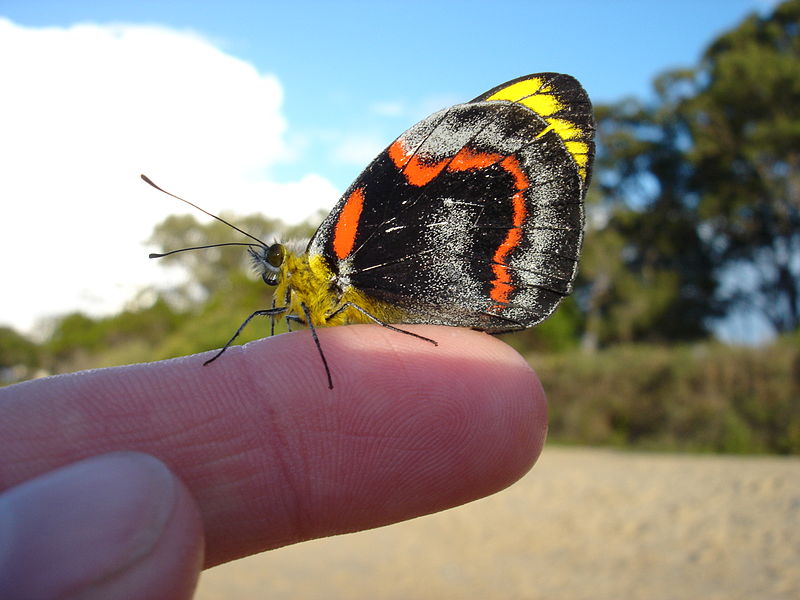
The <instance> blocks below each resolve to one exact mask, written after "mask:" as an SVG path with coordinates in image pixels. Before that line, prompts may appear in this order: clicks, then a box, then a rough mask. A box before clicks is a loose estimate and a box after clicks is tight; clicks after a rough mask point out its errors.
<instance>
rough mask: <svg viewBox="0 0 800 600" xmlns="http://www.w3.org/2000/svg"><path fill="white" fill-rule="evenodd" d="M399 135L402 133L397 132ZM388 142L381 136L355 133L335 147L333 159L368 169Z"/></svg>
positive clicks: (344, 138)
mask: <svg viewBox="0 0 800 600" xmlns="http://www.w3.org/2000/svg"><path fill="white" fill-rule="evenodd" d="M397 133H398V135H399V134H400V133H402V132H399V131H398V132H397ZM386 145H387V141H386V139H384V138H382V137H381V136H379V135H375V134H369V133H354V134H350V135H347V136H344V137H343V138H342V139H341V140H339V141H338V142H337V143H336V144H335V145H334V147H333V150H332V153H331V155H332V157H333V160H335V161H336V162H339V163H342V164H347V165H356V166H360V167H366V166H367V165H368V164H369V163H370V162H371V161H372V159H373V158H375V157H376V156H377V155H378V154H379V153H380V152H381V151H382V150H383V149H384V148H386Z"/></svg>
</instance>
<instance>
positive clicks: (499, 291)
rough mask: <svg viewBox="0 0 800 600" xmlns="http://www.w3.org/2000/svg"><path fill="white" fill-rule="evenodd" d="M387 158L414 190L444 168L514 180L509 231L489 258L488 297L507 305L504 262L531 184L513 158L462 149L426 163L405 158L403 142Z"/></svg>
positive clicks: (516, 239) (517, 235)
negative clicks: (492, 172)
mask: <svg viewBox="0 0 800 600" xmlns="http://www.w3.org/2000/svg"><path fill="white" fill-rule="evenodd" d="M389 158H391V159H392V162H393V163H394V164H395V166H396V167H397V168H398V169H401V170H402V171H403V174H404V175H405V178H406V180H407V181H408V183H410V184H411V185H415V186H423V185H425V184H427V183H429V182H430V181H431V180H432V179H433V178H434V177H436V176H437V175H438V174H439V173H441V172H442V170H443V169H444V168H445V167H447V170H448V171H469V170H479V169H485V168H487V167H490V166H492V165H494V164H499V165H500V166H501V167H502V168H503V169H505V170H506V171H507V172H508V173H509V174H510V175H511V176H512V177H513V178H514V187H515V188H516V192H515V193H514V195H513V196H512V198H511V203H512V204H511V209H512V215H511V227H510V228H509V229H508V231H507V232H506V237H505V239H504V240H503V242H502V243H501V244H500V245H499V246H498V247H497V250H495V253H494V256H493V257H492V272H493V273H494V279H493V280H492V282H491V283H492V289H491V290H490V291H489V297H490V298H491V299H492V300H494V301H495V302H496V303H497V304H498V305H499V304H507V303H508V300H509V297H510V295H511V293H512V292H513V291H514V285H513V284H512V282H511V273H510V272H509V270H508V265H507V264H506V259H507V258H508V255H509V254H510V253H511V252H512V251H513V250H514V249H515V248H516V247H517V246H519V244H520V242H521V241H522V225H523V223H524V222H525V219H526V218H527V216H528V208H527V206H526V205H525V195H524V192H525V190H526V189H527V188H528V185H529V184H530V182H529V180H528V177H527V176H526V175H525V172H524V171H523V170H522V167H521V165H520V164H519V161H518V160H517V159H516V157H514V156H505V157H504V156H503V155H502V154H496V153H493V152H476V151H475V150H472V149H471V148H468V147H467V146H464V147H463V148H461V150H459V151H458V153H457V154H456V155H455V156H454V157H452V158H450V159H443V160H439V161H432V162H428V163H425V162H423V161H422V160H421V159H420V158H419V156H418V155H416V154H412V155H409V154H406V150H405V148H404V146H403V142H402V141H401V140H397V141H396V142H394V143H393V144H392V145H391V146H389ZM348 203H349V199H348ZM345 208H346V207H345ZM337 235H338V226H337Z"/></svg>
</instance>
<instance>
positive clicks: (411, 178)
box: [389, 140, 447, 187]
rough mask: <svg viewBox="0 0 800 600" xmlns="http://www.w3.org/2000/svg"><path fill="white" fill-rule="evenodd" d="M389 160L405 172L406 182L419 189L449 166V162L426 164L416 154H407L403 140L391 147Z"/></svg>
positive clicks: (441, 161)
mask: <svg viewBox="0 0 800 600" xmlns="http://www.w3.org/2000/svg"><path fill="white" fill-rule="evenodd" d="M389 158H391V159H392V162H393V163H394V164H395V166H396V167H397V168H398V169H400V170H401V171H402V172H403V175H405V178H406V181H408V183H410V184H411V185H415V186H417V187H421V186H423V185H425V184H426V183H428V182H430V181H431V180H432V179H433V178H434V177H436V176H437V175H438V174H439V173H441V172H442V169H444V168H445V166H447V161H444V160H440V161H438V162H431V163H427V164H426V163H425V162H423V161H422V160H421V159H420V158H419V156H417V155H416V154H411V155H409V154H406V149H405V147H403V142H402V141H401V140H397V141H396V142H394V143H393V144H392V145H391V146H389Z"/></svg>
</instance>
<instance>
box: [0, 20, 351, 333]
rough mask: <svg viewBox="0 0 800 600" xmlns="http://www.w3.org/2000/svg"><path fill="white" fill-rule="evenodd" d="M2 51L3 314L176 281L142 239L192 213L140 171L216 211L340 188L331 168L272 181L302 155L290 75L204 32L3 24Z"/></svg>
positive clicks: (317, 203) (100, 300)
mask: <svg viewBox="0 0 800 600" xmlns="http://www.w3.org/2000/svg"><path fill="white" fill-rule="evenodd" d="M0 56H3V57H5V58H4V59H3V60H0V81H2V87H3V92H2V94H0V169H1V170H2V176H0V202H2V211H3V216H2V226H1V227H0V253H1V254H2V257H3V258H2V264H3V281H4V285H3V288H4V292H3V294H2V295H1V296H0V298H2V299H1V300H0V322H3V323H8V324H11V325H13V326H15V327H18V328H21V329H23V330H24V329H27V328H29V327H30V326H31V325H32V323H33V322H34V320H35V319H37V318H39V317H41V316H43V315H47V314H54V313H62V312H66V311H69V310H75V309H82V310H87V311H89V312H92V313H95V314H97V313H103V312H108V311H113V310H117V309H119V307H120V306H121V305H122V303H123V302H124V301H125V300H126V299H129V298H131V297H132V296H133V295H134V294H135V292H136V291H137V290H139V289H140V288H141V287H143V286H146V285H148V284H152V283H157V280H158V279H159V278H161V279H163V277H164V276H165V275H168V276H169V277H172V278H174V277H175V274H174V272H173V273H172V274H168V273H167V272H166V271H165V269H164V268H163V267H161V266H158V265H156V264H155V263H153V262H152V261H148V260H147V258H146V251H145V248H144V247H143V245H142V244H143V240H145V239H147V238H148V237H149V235H150V233H151V231H152V229H153V226H154V225H155V224H156V223H158V222H159V221H160V220H162V219H163V218H164V217H166V216H167V215H168V214H170V213H175V212H186V210H187V209H186V208H185V207H183V206H181V205H179V204H178V203H177V201H175V200H173V199H171V198H169V197H168V196H163V195H159V194H158V193H157V192H155V190H152V189H151V188H149V187H148V186H146V185H145V184H144V183H143V182H142V181H140V180H139V173H146V174H148V175H149V176H150V177H152V178H153V180H155V181H156V182H157V183H159V184H160V185H162V186H163V187H165V188H166V189H169V190H170V191H173V192H175V193H177V194H179V195H182V196H184V197H186V198H188V199H190V200H192V201H193V202H195V203H197V204H200V205H201V206H203V207H204V208H206V209H207V210H210V211H212V212H220V211H223V210H228V211H232V212H235V213H238V214H245V213H250V212H256V211H260V212H264V213H265V214H267V215H268V216H271V217H280V218H283V219H285V220H289V221H294V222H296V221H300V220H302V219H303V218H304V216H306V215H307V214H311V213H313V212H315V211H316V210H317V209H318V208H321V207H330V206H331V205H332V204H333V203H334V202H335V200H336V198H337V195H338V194H337V191H336V190H335V189H334V187H333V185H332V184H330V183H329V182H327V181H326V180H325V179H323V178H322V177H320V176H317V175H313V174H309V175H307V176H305V177H303V178H301V179H300V180H299V181H296V182H292V183H288V184H278V183H274V182H272V181H270V180H269V179H268V177H267V175H266V173H267V170H268V167H270V165H272V164H273V163H275V162H276V161H278V160H279V159H281V158H282V157H285V156H286V154H287V153H289V149H288V148H287V145H286V143H285V141H284V136H285V135H286V130H287V123H286V121H285V119H284V117H283V115H282V114H281V102H282V97H283V92H282V89H281V86H280V83H279V82H278V81H277V79H276V78H275V77H273V76H271V75H267V74H263V73H259V72H258V71H257V70H256V69H255V68H254V67H253V66H252V65H250V64H248V63H246V62H244V61H242V60H240V59H237V58H235V57H233V56H230V55H227V54H225V53H224V52H222V51H221V50H219V49H218V48H216V47H214V46H213V45H211V44H210V43H209V42H208V41H206V40H204V39H202V38H201V37H200V36H198V35H195V34H192V33H187V32H176V31H173V30H169V29H165V28H161V27H153V26H129V25H115V26H96V25H76V26H73V27H69V28H42V29H32V28H26V27H21V26H18V25H15V24H13V23H11V22H9V21H7V20H4V19H0ZM304 211H305V214H303V213H304Z"/></svg>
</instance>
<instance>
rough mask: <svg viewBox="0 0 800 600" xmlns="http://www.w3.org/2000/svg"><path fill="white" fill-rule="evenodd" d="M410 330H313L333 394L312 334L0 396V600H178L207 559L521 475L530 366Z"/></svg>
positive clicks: (474, 491)
mask: <svg viewBox="0 0 800 600" xmlns="http://www.w3.org/2000/svg"><path fill="white" fill-rule="evenodd" d="M408 329H409V330H413V331H414V332H415V333H418V334H420V335H423V336H426V337H430V338H432V339H435V340H436V341H437V342H438V343H439V345H438V346H437V347H433V346H431V345H430V344H427V343H425V342H422V341H420V340H418V339H415V338H413V337H411V336H405V335H401V334H398V333H397V332H392V331H388V330H386V329H383V328H381V327H378V326H375V325H355V326H347V327H335V328H329V329H323V330H320V331H319V336H320V341H321V343H322V346H323V348H324V350H325V354H326V357H327V359H328V362H329V364H330V366H331V372H332V376H333V383H334V389H333V390H329V389H328V387H327V380H326V378H325V372H324V369H323V368H322V365H321V363H320V359H319V355H318V354H317V352H316V349H315V347H314V345H313V342H312V340H311V337H310V334H309V332H308V331H301V332H295V333H291V334H285V335H280V336H275V337H273V338H269V339H265V340H259V341H258V342H253V343H250V344H247V345H246V346H242V347H233V348H231V349H229V350H228V351H227V352H226V353H225V354H224V355H223V356H222V357H221V358H220V359H219V360H217V361H215V362H213V363H211V364H210V365H208V366H206V367H203V366H202V362H203V360H204V359H206V358H208V356H210V355H204V356H189V357H183V358H178V359H173V360H168V361H162V362H157V363H148V364H139V365H131V366H126V367H114V368H109V369H101V370H95V371H86V372H81V373H75V374H68V375H61V376H56V377H50V378H46V379H41V380H36V381H31V382H26V383H23V384H18V385H15V386H9V387H6V388H3V389H0V490H5V492H4V493H2V495H0V596H3V597H4V598H5V597H8V598H13V597H25V596H24V594H25V593H28V592H29V591H30V590H44V591H46V592H48V593H60V594H62V595H66V596H67V597H71V596H72V595H80V596H81V597H98V598H99V597H106V598H128V597H130V598H137V597H145V596H146V597H151V598H158V597H164V598H180V597H190V596H191V594H192V591H193V589H194V585H195V582H196V578H197V573H198V571H199V569H200V568H201V567H202V568H208V567H211V566H214V565H217V564H220V563H224V562H226V561H230V560H234V559H236V558H240V557H243V556H247V555H250V554H254V553H257V552H261V551H264V550H269V549H273V548H278V547H280V546H285V545H288V544H293V543H297V542H300V541H303V540H308V539H313V538H318V537H323V536H328V535H333V534H337V533H345V532H351V531H357V530H362V529H369V528H373V527H379V526H381V525H386V524H389V523H394V522H397V521H402V520H404V519H409V518H413V517H416V516H419V515H423V514H427V513H432V512H436V511H439V510H443V509H445V508H449V507H452V506H456V505H458V504H462V503H464V502H469V501H471V500H474V499H477V498H480V497H483V496H486V495H489V494H492V493H494V492H496V491H498V490H501V489H503V488H504V487H506V486H508V485H510V484H511V483H512V482H514V481H515V480H517V479H518V478H520V477H521V476H522V475H524V474H525V473H526V472H527V471H528V470H529V469H530V467H531V466H532V465H533V463H534V462H535V461H536V458H537V457H538V455H539V453H540V451H541V448H542V445H543V443H544V438H545V434H546V428H547V414H546V412H547V411H546V403H545V399H544V393H543V391H542V389H541V386H540V384H539V382H538V380H537V378H536V376H535V374H534V373H533V371H532V369H531V368H530V367H529V366H528V364H527V363H526V362H525V361H524V360H523V359H522V357H520V356H519V355H518V354H517V353H516V352H515V351H514V350H513V349H511V348H510V347H509V346H507V345H506V344H504V343H503V342H502V341H500V340H498V339H496V338H493V337H491V336H489V335H486V334H484V333H480V332H474V331H468V330H463V329H456V328H450V327H432V326H415V327H408ZM109 523H112V524H116V525H117V526H116V527H109ZM142 523H143V525H142ZM110 529H113V531H111V532H110V533H109V531H110ZM43 530H46V531H43ZM142 532H145V533H146V534H147V535H145V533H142ZM98 536H100V537H101V538H102V537H103V536H106V537H105V538H103V539H99V538H98ZM131 548H133V550H131ZM93 553H94V554H93ZM84 555H85V560H75V559H76V557H77V558H81V557H84ZM95 555H99V556H95ZM23 558H24V561H23ZM69 559H73V560H72V562H74V563H75V564H76V565H78V566H75V567H72V566H70V564H72V563H70V561H69ZM65 560H66V563H65V562H64V561H65ZM37 561H41V564H38V563H37ZM67 563H69V564H67ZM63 565H66V566H63ZM87 565H89V566H87ZM93 565H96V572H95V571H93V570H92V569H93V568H94V566H93ZM70 569H73V570H72V571H71V570H70ZM75 569H78V570H79V571H80V572H77V571H75ZM80 569H82V571H81V570H80ZM25 586H39V587H27V588H26V587H25Z"/></svg>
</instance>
